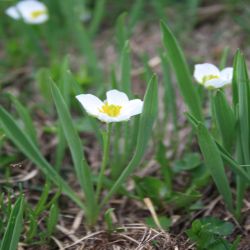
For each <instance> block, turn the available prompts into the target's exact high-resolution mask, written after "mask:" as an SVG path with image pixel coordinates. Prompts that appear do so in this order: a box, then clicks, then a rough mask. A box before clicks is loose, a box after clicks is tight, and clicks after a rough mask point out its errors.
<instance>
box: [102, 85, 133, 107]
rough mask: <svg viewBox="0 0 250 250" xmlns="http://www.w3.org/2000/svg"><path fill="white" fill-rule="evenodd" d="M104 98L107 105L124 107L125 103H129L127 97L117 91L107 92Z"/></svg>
mask: <svg viewBox="0 0 250 250" xmlns="http://www.w3.org/2000/svg"><path fill="white" fill-rule="evenodd" d="M106 96H107V100H106V101H107V102H108V104H114V105H119V106H124V105H125V104H126V103H128V102H129V99H128V96H127V95H126V94H125V93H124V92H121V91H118V90H116V89H113V90H109V91H108V92H107V93H106Z"/></svg>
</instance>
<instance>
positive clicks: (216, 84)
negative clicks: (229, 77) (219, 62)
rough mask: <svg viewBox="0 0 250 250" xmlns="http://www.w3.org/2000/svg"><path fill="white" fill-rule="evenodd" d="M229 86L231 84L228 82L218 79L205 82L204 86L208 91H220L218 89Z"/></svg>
mask: <svg viewBox="0 0 250 250" xmlns="http://www.w3.org/2000/svg"><path fill="white" fill-rule="evenodd" d="M228 84H229V83H228V82H227V81H225V80H224V79H222V78H218V79H212V80H209V81H207V82H205V84H204V86H205V87H206V88H208V89H218V88H222V87H224V86H226V85H228Z"/></svg>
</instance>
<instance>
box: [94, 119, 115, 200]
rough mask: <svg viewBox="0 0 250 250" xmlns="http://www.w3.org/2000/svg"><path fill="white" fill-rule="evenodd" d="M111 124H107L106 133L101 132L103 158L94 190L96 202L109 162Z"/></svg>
mask: <svg viewBox="0 0 250 250" xmlns="http://www.w3.org/2000/svg"><path fill="white" fill-rule="evenodd" d="M111 128H112V125H111V123H108V124H107V131H106V132H103V158H102V165H101V170H100V174H99V176H98V180H97V188H96V199H97V200H98V198H99V196H100V192H101V188H102V183H103V178H104V174H105V170H106V166H107V163H108V160H109V148H110V134H111Z"/></svg>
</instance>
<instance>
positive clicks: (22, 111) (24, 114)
mask: <svg viewBox="0 0 250 250" xmlns="http://www.w3.org/2000/svg"><path fill="white" fill-rule="evenodd" d="M11 100H12V101H13V103H14V105H15V108H16V110H17V112H18V114H19V116H20V117H21V118H22V121H23V123H24V130H25V132H26V134H27V135H29V137H30V139H31V140H32V142H33V143H34V144H35V145H38V142H37V137H36V134H37V133H36V129H35V126H34V124H33V122H32V118H31V116H30V114H29V111H28V109H27V108H25V107H24V106H23V105H22V104H21V103H20V102H19V101H18V99H17V98H16V97H15V96H11Z"/></svg>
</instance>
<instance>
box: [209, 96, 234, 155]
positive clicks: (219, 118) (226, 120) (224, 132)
mask: <svg viewBox="0 0 250 250" xmlns="http://www.w3.org/2000/svg"><path fill="white" fill-rule="evenodd" d="M212 101H213V106H214V111H215V112H214V113H215V120H216V124H217V126H218V128H219V132H220V135H221V137H222V141H223V146H224V147H225V149H226V150H227V151H228V152H231V149H232V145H233V142H234V139H235V136H236V133H235V131H236V118H235V116H234V114H233V111H232V109H231V107H230V106H229V104H228V102H227V100H226V98H225V95H224V93H223V92H222V91H217V92H216V93H215V95H214V96H213V99H212Z"/></svg>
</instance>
